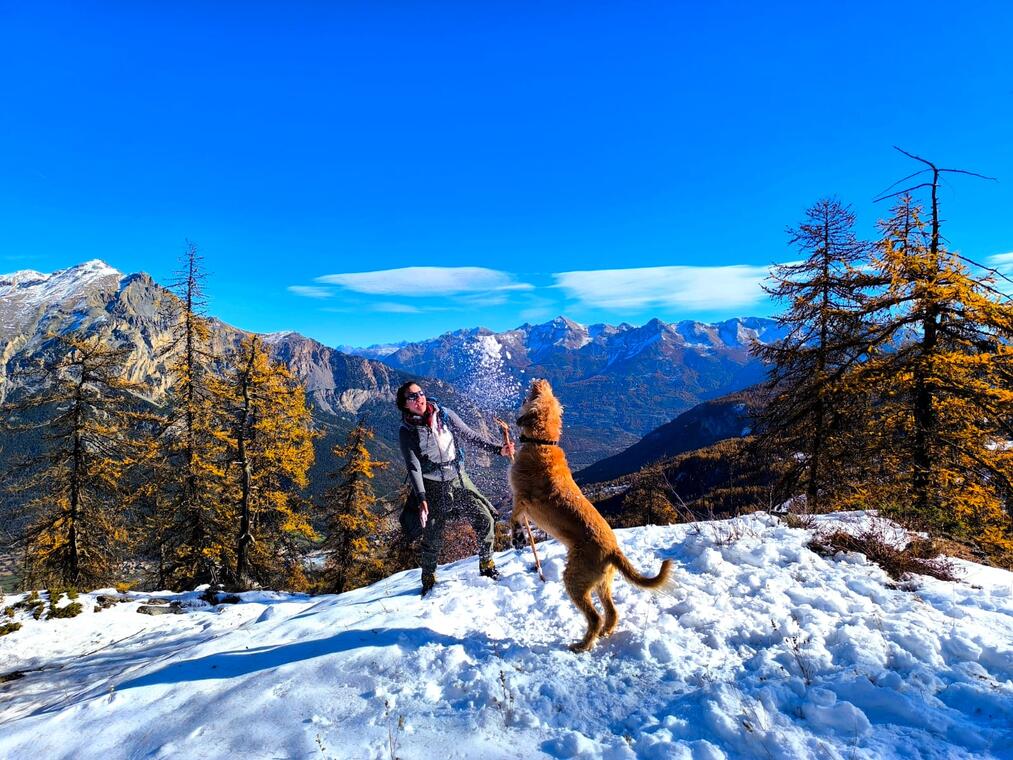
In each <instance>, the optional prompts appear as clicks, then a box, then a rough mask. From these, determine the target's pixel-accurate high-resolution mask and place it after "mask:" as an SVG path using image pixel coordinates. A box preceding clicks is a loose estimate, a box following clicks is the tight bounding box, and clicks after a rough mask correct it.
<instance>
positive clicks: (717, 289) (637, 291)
mask: <svg viewBox="0 0 1013 760" xmlns="http://www.w3.org/2000/svg"><path fill="white" fill-rule="evenodd" d="M768 273H769V267H765V266H763V267H759V266H749V265H746V264H735V265H731V266H715V267H692V266H670V267H642V268H638V269H598V270H593V271H582V272H559V273H557V274H555V275H554V277H555V278H556V285H555V287H558V288H562V289H563V290H564V291H565V292H566V294H567V295H568V296H569V297H571V298H575V299H577V300H579V301H581V302H583V303H585V304H587V305H588V306H597V307H604V308H610V309H642V308H646V307H651V306H673V307H679V308H687V309H723V308H732V307H743V306H751V305H753V304H756V303H759V302H761V301H763V300H764V299H765V298H767V294H766V293H765V292H764V291H763V289H762V288H761V287H760V284H761V283H762V282H763V280H764V279H766V277H767V275H768Z"/></svg>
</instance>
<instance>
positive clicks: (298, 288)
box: [288, 285, 334, 298]
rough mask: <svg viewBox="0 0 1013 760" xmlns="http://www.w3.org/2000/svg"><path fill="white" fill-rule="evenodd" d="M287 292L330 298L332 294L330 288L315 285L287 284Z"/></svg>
mask: <svg viewBox="0 0 1013 760" xmlns="http://www.w3.org/2000/svg"><path fill="white" fill-rule="evenodd" d="M288 292H289V293H295V294H296V295H297V296H303V297H304V298H330V297H331V296H332V295H334V293H333V292H332V291H331V289H330V288H321V287H319V286H317V285H289V286H288Z"/></svg>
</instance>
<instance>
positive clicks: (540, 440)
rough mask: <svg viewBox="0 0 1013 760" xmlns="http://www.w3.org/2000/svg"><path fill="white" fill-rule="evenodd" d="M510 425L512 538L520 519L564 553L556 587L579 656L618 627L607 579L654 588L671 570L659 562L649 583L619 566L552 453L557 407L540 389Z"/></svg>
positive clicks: (603, 525)
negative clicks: (513, 434) (582, 621)
mask: <svg viewBox="0 0 1013 760" xmlns="http://www.w3.org/2000/svg"><path fill="white" fill-rule="evenodd" d="M517 425H518V426H519V427H520V429H521V434H522V435H521V447H520V449H518V452H517V457H516V459H515V460H514V463H513V466H512V467H511V468H510V486H511V488H512V490H513V498H514V512H513V517H512V524H513V527H514V530H518V529H519V526H520V525H522V521H523V519H524V518H525V517H530V518H531V519H532V520H533V521H534V522H535V524H536V525H538V527H539V528H541V529H542V530H544V531H545V532H546V533H548V534H549V535H551V536H552V537H554V538H556V539H558V540H559V541H560V542H562V543H563V544H564V545H565V546H566V549H567V557H566V570H564V571H563V582H564V584H565V585H566V590H567V592H568V593H569V594H570V598H571V599H573V603H574V604H576V605H577V608H578V609H579V610H580V611H581V612H583V613H584V616H585V617H586V618H587V633H586V634H584V638H583V639H581V640H580V641H579V642H577V643H575V644H573V645H571V646H570V649H572V650H574V651H575V652H583V651H586V650H588V649H590V648H591V647H592V646H594V642H595V640H596V639H597V638H598V637H599V636H608V635H609V634H610V633H612V631H614V630H615V627H616V623H617V622H618V621H619V615H618V613H617V612H616V608H615V604H613V602H612V576H613V575H614V574H615V571H616V569H618V570H619V572H621V573H622V574H623V575H624V576H626V579H627V580H629V581H630V582H631V583H635V584H636V585H638V586H640V587H642V588H658V587H660V586H662V585H664V584H665V583H666V581H667V580H668V574H669V570H670V569H671V564H672V562H671V560H667V559H666V560H665V561H664V562H662V563H661V572H659V573H658V574H657V575H656V576H655V577H654V578H646V577H644V576H642V575H641V574H640V573H638V572H637V571H636V569H634V567H633V565H631V564H630V561H629V560H628V559H626V557H625V555H624V554H623V552H622V550H621V549H620V548H619V544H618V543H616V536H615V533H613V532H612V528H610V527H609V524H608V523H607V522H605V519H604V518H603V517H602V516H601V515H600V514H599V513H598V510H596V509H595V508H594V506H593V505H592V504H591V502H589V501H588V500H587V499H586V498H585V497H584V494H582V493H581V491H580V488H578V486H577V484H576V483H575V482H574V481H573V475H571V474H570V468H569V466H568V465H567V464H566V455H564V454H563V450H562V449H561V448H559V436H560V434H561V433H562V432H563V405H562V404H560V403H559V401H558V400H557V399H556V397H555V396H554V395H553V393H552V387H551V386H550V385H549V383H548V382H547V381H545V380H533V381H532V382H531V390H530V392H529V393H528V398H527V400H526V401H525V402H524V406H523V407H521V414H520V417H518V419H517ZM592 591H593V592H595V593H597V594H598V598H599V599H600V600H601V603H602V607H603V608H604V610H605V620H604V621H602V618H601V616H600V615H599V614H598V611H597V610H596V609H595V608H594V602H593V601H592V600H591V592H592Z"/></svg>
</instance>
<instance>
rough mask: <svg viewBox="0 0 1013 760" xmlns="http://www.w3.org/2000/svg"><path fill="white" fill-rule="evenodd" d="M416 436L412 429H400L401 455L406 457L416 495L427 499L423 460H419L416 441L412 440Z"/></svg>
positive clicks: (421, 498)
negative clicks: (423, 476)
mask: <svg viewBox="0 0 1013 760" xmlns="http://www.w3.org/2000/svg"><path fill="white" fill-rule="evenodd" d="M414 437H415V436H414V435H413V433H412V431H411V430H409V429H408V428H406V427H404V426H402V427H401V429H400V430H399V431H398V440H399V441H400V442H401V456H403V457H404V463H405V467H407V468H408V478H409V479H410V480H411V482H412V488H414V489H415V495H416V496H417V497H418V498H419V501H425V499H426V487H425V484H424V481H423V480H422V462H420V461H419V455H418V454H417V453H416V452H415V443H416V442H415V441H414V440H412V439H413V438H414Z"/></svg>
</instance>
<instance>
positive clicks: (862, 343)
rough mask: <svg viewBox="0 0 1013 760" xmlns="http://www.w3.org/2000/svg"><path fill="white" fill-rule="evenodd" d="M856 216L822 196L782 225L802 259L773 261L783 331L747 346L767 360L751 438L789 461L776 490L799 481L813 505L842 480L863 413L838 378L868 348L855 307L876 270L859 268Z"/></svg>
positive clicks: (861, 250) (772, 290) (859, 307)
mask: <svg viewBox="0 0 1013 760" xmlns="http://www.w3.org/2000/svg"><path fill="white" fill-rule="evenodd" d="M854 224H855V216H854V214H853V213H852V211H851V209H850V208H849V207H847V206H843V205H841V203H840V202H839V201H837V200H834V199H823V200H820V201H818V202H817V203H816V204H815V205H813V206H812V207H811V208H809V209H808V210H807V211H806V218H805V220H804V221H803V222H802V223H801V224H799V225H798V227H796V228H793V229H789V230H788V232H789V234H790V235H791V244H792V245H795V246H797V248H798V250H799V252H800V253H801V254H802V255H803V256H804V259H803V260H802V261H800V262H798V263H792V264H782V265H779V266H775V267H773V268H772V270H771V274H770V279H771V284H770V285H769V286H765V289H766V290H767V292H768V293H769V294H770V295H771V296H772V297H773V298H775V299H777V300H779V301H782V302H784V303H786V304H787V310H786V311H785V312H784V313H782V314H780V315H779V316H778V317H777V321H778V322H779V323H780V324H781V325H782V326H784V327H785V328H787V336H786V337H785V339H784V340H782V341H780V342H778V343H774V344H769V345H762V344H755V345H754V348H753V351H754V353H755V354H756V355H758V356H759V357H760V358H761V359H763V360H764V361H765V362H766V363H768V364H769V365H770V367H771V369H770V378H769V386H770V391H771V399H770V403H769V404H768V405H767V406H766V407H765V409H764V411H763V412H762V413H761V415H760V418H759V420H758V422H759V425H758V427H759V431H758V437H757V440H756V443H757V445H758V446H759V447H760V450H761V451H763V452H765V453H766V454H767V455H768V456H769V457H771V458H773V459H776V460H780V461H785V462H791V463H792V466H791V467H789V468H788V469H787V471H786V473H785V476H784V479H783V481H782V483H781V487H782V488H783V490H784V493H783V496H784V497H787V496H790V495H793V494H794V493H795V492H796V490H797V488H799V487H801V488H803V489H804V493H805V495H806V499H807V502H808V508H809V509H810V510H812V511H816V510H818V509H819V508H820V502H821V501H822V500H824V499H825V498H826V497H827V496H828V495H829V494H830V492H832V491H833V490H834V488H835V485H837V484H839V483H840V482H841V474H842V473H841V467H842V466H843V465H844V464H845V463H848V462H853V461H854V460H855V453H856V452H855V450H854V443H855V442H854V441H853V440H851V439H850V437H849V435H848V432H847V431H848V430H849V429H850V427H851V422H852V421H853V420H854V418H855V417H856V416H858V415H859V414H860V412H859V410H857V409H856V405H857V406H860V405H861V396H860V395H857V394H853V393H851V392H850V391H849V387H848V386H847V385H846V384H844V383H842V382H841V380H842V377H843V376H844V374H845V373H846V372H847V370H848V369H849V368H850V367H852V366H854V365H855V363H856V362H858V361H859V360H861V358H862V357H863V356H864V355H865V353H866V352H867V350H868V345H867V341H866V335H867V325H866V324H865V322H864V320H863V317H862V311H863V305H864V301H865V298H866V296H865V291H866V290H867V289H868V288H869V287H870V286H871V285H872V284H873V280H872V278H870V277H869V276H868V275H867V274H865V273H863V272H862V270H861V265H862V262H863V259H864V257H865V255H866V253H867V250H868V246H867V244H865V243H863V242H862V241H860V240H858V239H857V237H856V236H855V233H854Z"/></svg>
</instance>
